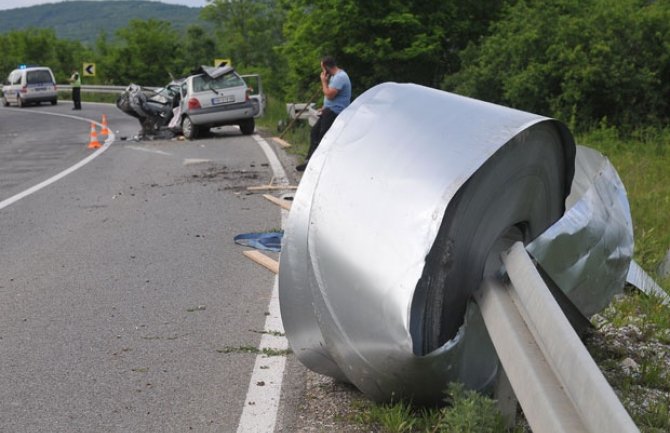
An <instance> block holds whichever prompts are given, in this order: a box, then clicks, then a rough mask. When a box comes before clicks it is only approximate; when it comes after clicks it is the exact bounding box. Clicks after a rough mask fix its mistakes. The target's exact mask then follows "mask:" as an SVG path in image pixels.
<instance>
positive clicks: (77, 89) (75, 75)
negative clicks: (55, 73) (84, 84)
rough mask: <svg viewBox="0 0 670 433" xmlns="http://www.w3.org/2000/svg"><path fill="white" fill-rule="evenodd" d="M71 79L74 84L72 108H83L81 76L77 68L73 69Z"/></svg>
mask: <svg viewBox="0 0 670 433" xmlns="http://www.w3.org/2000/svg"><path fill="white" fill-rule="evenodd" d="M69 81H70V84H71V85H72V102H74V107H73V108H72V109H73V110H81V77H80V76H79V71H77V70H76V69H75V70H74V71H72V76H71V77H70V80H69Z"/></svg>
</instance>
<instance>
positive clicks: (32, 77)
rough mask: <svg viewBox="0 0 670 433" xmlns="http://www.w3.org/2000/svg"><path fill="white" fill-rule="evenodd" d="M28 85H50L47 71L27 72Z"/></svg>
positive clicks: (49, 76) (49, 75)
mask: <svg viewBox="0 0 670 433" xmlns="http://www.w3.org/2000/svg"><path fill="white" fill-rule="evenodd" d="M27 81H28V84H40V83H51V74H50V73H49V71H28V76H27Z"/></svg>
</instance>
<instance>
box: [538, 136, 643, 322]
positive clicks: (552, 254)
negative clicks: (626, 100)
mask: <svg viewBox="0 0 670 433" xmlns="http://www.w3.org/2000/svg"><path fill="white" fill-rule="evenodd" d="M566 207H567V210H566V212H565V215H563V217H562V218H561V219H560V220H559V221H557V222H556V223H555V224H554V225H552V226H551V227H550V228H549V229H548V230H546V231H545V232H544V233H542V235H540V236H539V237H538V238H537V239H535V240H534V241H532V242H531V243H530V244H529V245H527V246H526V249H527V250H528V252H529V253H530V254H531V255H532V256H533V257H534V258H535V259H536V260H537V261H538V263H539V264H540V266H542V269H544V271H545V272H546V273H547V274H548V275H549V276H550V277H551V278H552V280H553V281H554V282H555V283H556V284H557V285H558V286H559V287H560V288H561V290H562V291H563V292H564V293H565V294H566V295H567V297H568V299H570V301H572V303H573V304H574V305H575V306H576V307H577V308H578V309H579V311H580V312H581V313H582V314H583V315H584V316H585V317H591V316H592V315H593V314H594V313H597V312H598V311H601V310H602V309H603V308H605V307H606V306H607V305H608V304H609V303H610V301H611V299H612V297H613V296H614V295H615V294H616V293H620V292H621V291H622V289H623V286H624V284H625V283H626V274H627V273H628V269H629V267H630V264H631V259H632V256H633V223H632V219H631V214H630V206H629V204H628V198H627V196H626V189H625V188H624V185H623V182H621V179H620V178H619V175H618V174H617V172H616V170H615V169H614V167H613V166H612V164H611V163H610V162H609V160H608V159H607V158H606V157H605V156H604V155H602V154H601V153H599V152H598V151H596V150H593V149H590V148H588V147H584V146H577V156H576V162H575V177H574V181H573V183H572V191H571V193H570V196H568V198H567V200H566Z"/></svg>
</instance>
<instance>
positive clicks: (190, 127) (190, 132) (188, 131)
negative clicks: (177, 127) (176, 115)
mask: <svg viewBox="0 0 670 433" xmlns="http://www.w3.org/2000/svg"><path fill="white" fill-rule="evenodd" d="M181 132H182V134H184V137H186V138H188V139H189V140H193V139H194V138H196V137H197V136H198V132H199V131H198V127H197V126H195V125H194V124H193V122H192V121H191V118H190V117H188V116H184V118H183V119H182V121H181Z"/></svg>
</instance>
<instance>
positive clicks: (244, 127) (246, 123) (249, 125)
mask: <svg viewBox="0 0 670 433" xmlns="http://www.w3.org/2000/svg"><path fill="white" fill-rule="evenodd" d="M254 129H256V122H255V121H254V119H245V120H243V121H241V122H240V131H242V134H244V135H250V134H253V133H254Z"/></svg>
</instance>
